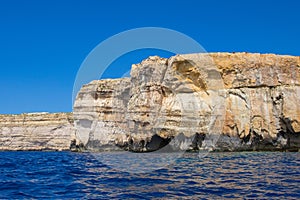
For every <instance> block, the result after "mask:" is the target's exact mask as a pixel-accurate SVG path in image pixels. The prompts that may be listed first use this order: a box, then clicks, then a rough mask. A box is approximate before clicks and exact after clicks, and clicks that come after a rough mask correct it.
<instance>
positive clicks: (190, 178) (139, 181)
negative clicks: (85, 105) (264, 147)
mask: <svg viewBox="0 0 300 200" xmlns="http://www.w3.org/2000/svg"><path fill="white" fill-rule="evenodd" d="M144 158H146V159H144ZM160 158H163V159H160ZM0 199H300V153H299V152H225V153H206V154H199V153H182V154H176V153H158V154H138V153H131V154H129V153H124V152H103V153H75V152H34V151H28V152H24V151H17V152H0Z"/></svg>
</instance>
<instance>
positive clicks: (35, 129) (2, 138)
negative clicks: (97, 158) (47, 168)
mask: <svg viewBox="0 0 300 200" xmlns="http://www.w3.org/2000/svg"><path fill="white" fill-rule="evenodd" d="M74 139H75V129H74V126H73V115H72V113H53V114H49V113H32V114H30V113H28V114H21V115H0V150H24V151H25V150H49V151H50V150H51V151H53V150H54V151H63V150H70V145H71V141H72V140H74Z"/></svg>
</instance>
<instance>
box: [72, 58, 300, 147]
mask: <svg viewBox="0 0 300 200" xmlns="http://www.w3.org/2000/svg"><path fill="white" fill-rule="evenodd" d="M299 95H300V57H294V56H279V55H273V54H249V53H232V54H231V53H210V54H191V55H178V56H174V57H171V58H169V59H164V58H159V57H149V58H148V59H147V60H144V61H143V62H142V63H140V64H136V65H133V66H132V69H131V77H130V78H123V79H115V80H98V81H92V82H91V83H89V84H87V85H85V86H83V87H82V89H81V90H80V92H79V94H78V96H77V99H76V102H75V106H74V120H75V128H76V129H77V132H76V137H77V142H81V143H83V145H85V146H86V147H87V148H88V149H90V150H112V149H114V150H116V149H125V150H131V151H137V152H147V151H155V150H157V149H165V150H216V151H234V150H298V149H299V148H300V116H299V114H300V107H299V106H298V105H300V96H299Z"/></svg>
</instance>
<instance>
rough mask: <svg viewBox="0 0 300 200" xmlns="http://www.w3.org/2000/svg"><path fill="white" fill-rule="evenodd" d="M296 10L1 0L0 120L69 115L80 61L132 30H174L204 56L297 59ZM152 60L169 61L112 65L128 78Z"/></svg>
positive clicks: (268, 4) (299, 27)
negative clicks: (12, 115) (11, 116)
mask: <svg viewBox="0 0 300 200" xmlns="http://www.w3.org/2000/svg"><path fill="white" fill-rule="evenodd" d="M299 8H300V3H299V1H296V0H295V1H289V0H285V1H269V0H265V1H258V0H251V1H233V0H228V1H201V0H198V1H197V0H194V1H192V0H185V1H176V0H172V1H162V0H159V1H157V0H151V1H140V0H139V1H132V0H127V1H122V0H119V1H117V0H85V1H84V0H81V1H78V0H61V1H59V0H43V1H41V0H26V1H23V0H19V1H17V0H0V34H1V35H0V36H1V37H0V93H1V98H0V113H23V112H38V111H48V112H69V111H72V89H73V83H74V80H75V77H76V73H77V70H78V69H79V67H80V65H81V63H82V62H83V60H84V59H85V57H86V56H87V55H88V53H89V52H90V51H91V50H92V49H93V48H94V47H96V46H97V45H98V44H99V43H100V42H101V41H103V40H105V39H107V38H108V37H110V36H113V35H114V34H117V33H119V32H122V31H125V30H128V29H132V28H138V27H148V26H151V27H164V28H169V29H174V30H176V31H180V32H182V33H184V34H186V35H188V36H190V37H192V38H194V39H195V40H196V41H198V42H199V43H200V44H201V45H202V46H203V47H204V48H205V49H206V51H208V52H219V51H220V52H239V51H247V52H260V53H276V54H290V55H300V39H299V36H300V24H299V23H300V14H299ZM152 54H159V55H161V56H169V55H170V54H169V53H167V52H162V51H155V50H153V51H151V50H146V51H137V52H133V53H130V54H128V55H125V56H123V57H121V58H120V59H119V60H117V61H116V62H115V63H114V65H115V66H118V67H119V69H120V71H128V69H129V68H130V64H131V63H137V62H140V61H141V60H143V59H144V58H146V57H148V56H149V55H152ZM117 76H118V74H115V73H114V70H112V71H111V72H109V71H108V72H106V73H105V77H117Z"/></svg>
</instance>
